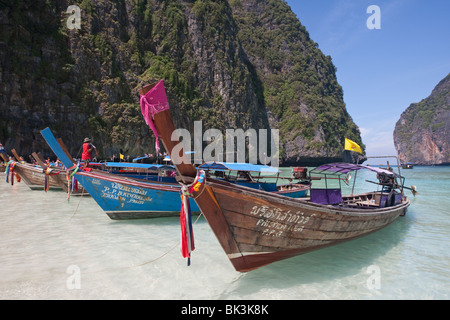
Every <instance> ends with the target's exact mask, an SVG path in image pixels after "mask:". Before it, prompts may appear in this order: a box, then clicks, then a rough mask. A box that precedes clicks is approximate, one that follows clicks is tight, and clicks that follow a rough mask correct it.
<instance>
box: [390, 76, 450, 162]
mask: <svg viewBox="0 0 450 320" xmlns="http://www.w3.org/2000/svg"><path fill="white" fill-rule="evenodd" d="M394 144H395V148H396V149H397V152H398V154H399V158H400V160H401V162H402V163H406V162H412V163H414V164H419V165H434V164H450V74H449V75H447V77H445V78H444V79H443V80H442V81H441V82H439V84H438V85H437V86H436V87H435V88H434V90H433V91H432V92H431V94H430V96H429V97H427V98H426V99H423V100H422V101H420V102H418V103H412V104H411V105H410V106H409V107H408V108H407V109H406V110H405V111H404V112H403V113H402V115H401V116H400V119H399V120H398V122H397V124H396V126H395V130H394Z"/></svg>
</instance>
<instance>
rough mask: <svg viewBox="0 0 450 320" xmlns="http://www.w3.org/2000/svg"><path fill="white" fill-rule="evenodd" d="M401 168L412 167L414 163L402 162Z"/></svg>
mask: <svg viewBox="0 0 450 320" xmlns="http://www.w3.org/2000/svg"><path fill="white" fill-rule="evenodd" d="M401 166H402V169H412V168H414V165H413V164H412V163H409V162H408V163H403V164H402V165H401Z"/></svg>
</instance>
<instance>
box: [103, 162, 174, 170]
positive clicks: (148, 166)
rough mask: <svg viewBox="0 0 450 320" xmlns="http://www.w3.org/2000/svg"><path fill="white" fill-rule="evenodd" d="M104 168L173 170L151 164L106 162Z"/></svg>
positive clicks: (165, 166)
mask: <svg viewBox="0 0 450 320" xmlns="http://www.w3.org/2000/svg"><path fill="white" fill-rule="evenodd" d="M105 166H107V167H111V168H134V169H148V170H175V167H174V166H169V165H166V164H151V163H134V162H106V163H105Z"/></svg>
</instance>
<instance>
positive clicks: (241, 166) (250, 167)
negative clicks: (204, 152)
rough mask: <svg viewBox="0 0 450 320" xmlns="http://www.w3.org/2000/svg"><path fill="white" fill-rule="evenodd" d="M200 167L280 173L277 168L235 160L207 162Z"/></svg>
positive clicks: (205, 168) (218, 169) (199, 167)
mask: <svg viewBox="0 0 450 320" xmlns="http://www.w3.org/2000/svg"><path fill="white" fill-rule="evenodd" d="M198 169H203V170H217V171H226V170H232V171H251V172H263V173H279V172H280V171H279V170H278V169H277V168H274V167H270V166H265V165H258V164H251V163H234V162H206V163H204V164H202V165H200V166H198Z"/></svg>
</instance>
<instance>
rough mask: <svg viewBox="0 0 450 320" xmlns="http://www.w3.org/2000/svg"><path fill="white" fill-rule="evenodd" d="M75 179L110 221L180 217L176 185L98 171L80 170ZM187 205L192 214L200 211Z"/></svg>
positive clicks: (178, 195)
mask: <svg viewBox="0 0 450 320" xmlns="http://www.w3.org/2000/svg"><path fill="white" fill-rule="evenodd" d="M75 176H76V178H77V180H78V181H79V182H80V183H81V184H82V185H83V186H84V188H85V189H86V190H87V192H89V194H90V195H91V196H92V198H94V200H95V201H96V202H97V204H98V205H99V206H100V207H101V208H102V209H103V211H105V213H106V214H107V215H108V216H109V217H110V218H111V219H113V220H126V219H147V218H156V217H167V216H179V215H180V208H181V201H180V189H181V187H180V186H179V185H175V184H163V183H151V182H144V181H137V180H133V179H127V178H124V177H121V176H117V175H114V174H109V173H104V172H98V171H92V172H83V171H80V172H77V173H76V174H75ZM190 204H191V211H192V212H193V213H195V212H197V213H199V212H200V209H199V208H198V206H197V205H196V204H195V202H194V201H191V202H190Z"/></svg>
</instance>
